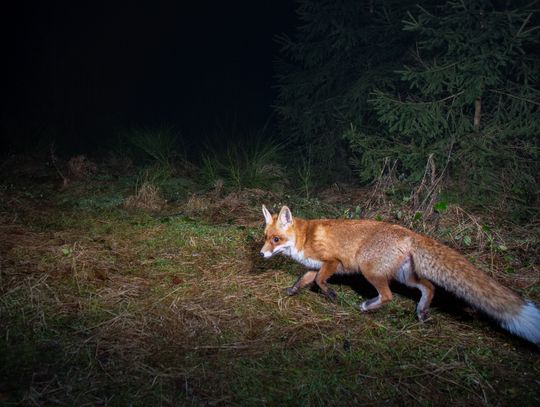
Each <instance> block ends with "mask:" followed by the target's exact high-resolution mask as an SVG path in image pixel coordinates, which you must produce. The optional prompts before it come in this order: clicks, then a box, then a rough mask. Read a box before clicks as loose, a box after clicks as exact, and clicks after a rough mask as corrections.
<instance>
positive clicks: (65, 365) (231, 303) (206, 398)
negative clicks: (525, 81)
mask: <svg viewBox="0 0 540 407" xmlns="http://www.w3.org/2000/svg"><path fill="white" fill-rule="evenodd" d="M21 165H22V164H21ZM16 168H17V165H16V164H14V166H11V167H10V170H9V173H8V174H7V175H5V174H4V177H3V179H2V180H1V182H0V184H1V185H0V187H1V188H0V404H3V405H54V404H62V405H78V406H82V405H113V406H114V405H122V406H123V405H156V406H157V405H231V404H232V405H325V406H326V405H334V404H336V405H337V404H344V405H359V404H361V405H383V404H384V405H412V404H415V405H416V404H419V405H460V406H461V405H539V404H540V357H539V356H540V355H539V353H538V350H537V349H536V348H534V347H533V346H531V345H529V344H527V343H525V342H523V341H521V340H519V339H517V338H515V337H512V336H511V335H509V334H507V333H506V332H504V331H502V330H500V329H498V328H497V327H496V326H494V325H493V324H492V323H490V322H489V321H488V320H486V319H485V318H483V317H482V316H480V315H479V314H477V313H476V312H474V311H472V310H470V309H469V308H467V307H465V306H462V304H459V303H457V301H456V300H455V299H454V298H453V297H451V296H448V295H444V293H440V292H439V294H438V298H439V301H438V303H437V302H436V303H435V305H437V304H438V305H439V306H435V307H434V308H433V309H432V311H431V318H430V319H429V320H428V322H426V323H424V324H421V323H419V322H418V321H417V319H416V317H415V313H414V306H415V303H414V301H415V300H416V299H417V298H418V296H417V294H416V293H414V292H409V291H404V290H403V289H402V287H399V286H396V287H395V289H396V290H397V292H398V293H400V294H397V295H396V296H395V297H394V301H393V302H392V303H391V304H390V305H388V306H386V307H385V308H383V309H381V310H380V311H378V312H374V313H368V314H360V313H359V312H358V311H357V309H356V308H355V306H356V304H357V303H358V302H359V301H360V300H361V298H362V297H369V296H370V295H373V292H372V291H371V290H370V288H369V287H368V286H367V285H366V284H365V283H362V281H361V279H360V278H358V279H354V280H352V281H351V280H349V281H346V280H337V279H334V280H333V286H334V288H335V289H336V291H337V292H338V301H337V303H335V304H334V303H330V302H328V301H327V300H325V299H324V298H323V297H322V296H320V295H318V294H317V293H315V292H309V291H306V292H303V293H302V294H300V295H298V296H295V297H287V296H286V295H285V294H284V288H285V287H287V286H289V285H291V283H292V282H294V280H295V278H296V276H297V275H298V274H299V273H300V272H301V271H302V268H301V267H300V266H298V265H295V264H293V263H292V262H290V261H288V260H286V259H283V258H279V259H278V258H276V259H271V260H270V261H262V260H260V259H259V257H258V250H259V249H260V246H261V241H262V215H261V214H260V204H261V203H266V204H268V205H270V204H273V203H274V204H276V205H277V204H278V201H279V200H280V199H281V200H282V201H281V202H283V203H288V204H291V205H292V206H293V209H296V210H297V212H298V213H300V214H306V215H318V214H321V215H326V216H330V217H335V216H340V215H341V214H343V213H345V212H346V209H347V208H349V207H351V202H354V203H355V204H358V203H361V202H362V199H365V194H360V196H361V197H359V196H352V195H349V196H345V195H344V196H343V199H342V200H338V201H339V202H336V199H333V200H330V199H327V200H325V199H324V194H323V195H321V199H320V200H311V201H305V200H299V199H297V198H286V197H283V196H281V197H275V196H272V195H271V194H269V193H266V192H263V191H254V190H253V191H244V192H239V193H232V194H228V195H227V194H222V195H221V196H219V197H218V196H216V195H215V194H214V195H212V193H209V194H206V195H190V194H188V193H185V194H184V195H182V194H180V195H178V197H177V199H176V202H173V203H169V204H167V205H165V206H164V207H163V208H162V209H161V210H160V211H157V212H145V211H133V210H127V209H126V208H125V207H124V206H122V202H123V201H124V199H125V198H126V197H127V196H128V195H130V194H132V193H133V189H132V184H130V182H129V180H127V181H126V179H124V178H122V177H112V176H108V175H106V174H101V175H99V176H97V175H93V176H92V177H91V178H90V180H88V179H87V180H85V181H73V182H71V183H70V184H69V185H68V186H67V187H64V188H62V187H61V183H60V182H59V181H58V179H57V178H55V176H54V171H52V170H50V169H49V170H47V169H44V168H41V167H39V168H38V169H37V170H36V169H35V168H34V169H33V170H25V171H22V170H21V172H19V173H17V172H16V171H15V169H16ZM4 172H5V171H4ZM343 194H345V193H344V192H343ZM328 195H329V196H333V197H334V198H335V196H336V193H329V194H328ZM362 196H363V197H364V198H362ZM295 199H296V201H295ZM285 200H287V201H286V202H285ZM353 207H354V206H353ZM396 213H397V212H395V211H394V209H388V208H383V207H381V208H379V212H377V213H376V212H369V211H368V212H366V213H365V214H364V215H365V216H368V217H375V218H377V217H382V218H384V219H386V218H390V217H391V216H393V215H392V214H394V215H395V214H396ZM397 217H398V218H402V215H401V214H400V215H399V216H397ZM393 221H394V222H395V221H396V219H393ZM416 221H418V219H416ZM413 223H414V222H413ZM417 223H418V222H417ZM411 225H412V224H411ZM482 225H484V222H483V219H482V217H480V216H476V217H475V216H472V215H468V214H466V213H465V212H464V211H463V210H462V209H460V208H453V209H452V210H448V211H447V212H446V215H445V216H443V217H442V219H439V221H438V222H437V224H436V225H435V226H433V225H432V227H427V226H426V225H420V224H417V225H416V226H417V229H420V230H422V231H426V232H428V233H430V234H432V235H434V236H436V237H437V238H439V239H440V240H444V241H445V242H446V243H448V244H451V245H453V246H457V247H458V248H459V249H460V250H461V251H465V253H466V254H467V255H470V256H471V258H474V259H475V261H476V262H477V263H478V264H479V266H480V267H481V268H483V269H484V270H486V271H488V272H490V273H491V274H492V275H493V276H494V277H495V278H497V279H498V280H500V281H501V282H503V283H505V284H507V285H509V286H511V287H513V288H515V289H516V290H518V291H520V292H521V293H522V294H523V295H525V296H527V297H529V298H531V299H533V300H536V301H537V302H538V301H539V300H540V287H539V284H538V263H537V260H538V259H537V255H538V253H537V250H538V249H537V247H538V241H539V239H538V230H537V228H533V227H532V226H531V228H523V229H519V228H517V227H515V228H513V229H512V230H511V233H510V234H508V235H504V236H510V237H508V238H506V237H502V236H503V232H502V229H501V228H502V226H501V228H495V227H492V228H486V227H485V226H484V227H482ZM499 225H502V223H501V222H499ZM413 226H414V225H413ZM455 303H457V305H458V306H453V305H454V304H455Z"/></svg>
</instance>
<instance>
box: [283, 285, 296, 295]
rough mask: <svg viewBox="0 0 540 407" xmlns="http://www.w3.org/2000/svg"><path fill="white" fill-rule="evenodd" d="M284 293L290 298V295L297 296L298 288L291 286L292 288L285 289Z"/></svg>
mask: <svg viewBox="0 0 540 407" xmlns="http://www.w3.org/2000/svg"><path fill="white" fill-rule="evenodd" d="M285 292H286V293H287V295H288V296H289V297H290V296H292V295H295V294H298V288H296V287H294V286H292V287H287V289H286V290H285Z"/></svg>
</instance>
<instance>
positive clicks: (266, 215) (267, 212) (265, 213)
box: [262, 205, 274, 225]
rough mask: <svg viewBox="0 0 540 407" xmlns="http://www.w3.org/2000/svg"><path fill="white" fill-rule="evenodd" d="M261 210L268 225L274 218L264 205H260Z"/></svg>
mask: <svg viewBox="0 0 540 407" xmlns="http://www.w3.org/2000/svg"><path fill="white" fill-rule="evenodd" d="M262 212H263V215H264V221H265V222H266V224H267V225H270V224H271V223H272V222H273V221H274V219H272V214H271V213H270V211H269V210H268V209H266V206H264V205H263V206H262Z"/></svg>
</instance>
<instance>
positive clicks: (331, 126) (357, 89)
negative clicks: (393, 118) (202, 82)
mask: <svg viewBox="0 0 540 407" xmlns="http://www.w3.org/2000/svg"><path fill="white" fill-rule="evenodd" d="M298 3H299V7H298V15H299V18H300V21H301V26H300V27H299V28H298V31H297V33H296V35H295V36H294V37H293V38H288V37H282V38H280V39H279V40H280V42H281V44H282V54H283V57H282V59H281V60H280V61H279V62H278V65H277V71H278V75H277V79H278V84H279V85H278V86H279V96H278V100H277V103H276V110H277V113H278V115H279V118H280V119H281V128H282V131H283V133H285V134H286V136H287V138H289V139H292V140H293V141H294V142H295V143H296V144H299V145H309V146H310V147H309V150H310V151H311V153H312V155H313V160H314V162H315V164H316V165H318V166H321V165H322V166H324V169H325V170H328V169H332V168H334V169H335V168H336V166H337V167H339V166H340V164H347V163H348V159H347V157H346V156H345V155H344V151H345V148H346V147H347V142H346V140H344V139H343V137H342V136H343V133H344V131H345V129H346V128H347V127H348V126H349V123H351V122H360V123H362V124H363V125H366V124H367V123H369V122H370V119H371V118H370V117H369V115H366V111H367V105H366V103H367V99H368V96H369V94H370V93H371V92H372V91H373V90H374V89H375V87H377V86H378V87H380V88H384V89H391V87H392V83H393V78H394V77H395V76H396V73H395V71H396V70H397V69H398V68H399V67H400V66H401V64H400V61H402V59H403V56H404V54H405V53H406V52H407V48H408V45H409V44H410V38H411V37H412V35H411V34H410V33H409V32H405V31H403V30H402V29H401V20H402V18H403V17H404V16H405V12H406V10H407V8H408V7H412V4H414V3H415V2H414V1H411V0H364V1H359V0H336V1H334V0H326V1H321V0H300V1H299V2H298ZM325 173H326V174H328V171H325Z"/></svg>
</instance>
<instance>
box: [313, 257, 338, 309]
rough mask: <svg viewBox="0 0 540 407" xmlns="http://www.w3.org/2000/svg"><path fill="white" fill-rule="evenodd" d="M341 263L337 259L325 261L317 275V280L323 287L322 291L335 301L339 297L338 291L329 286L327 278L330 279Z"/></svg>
mask: <svg viewBox="0 0 540 407" xmlns="http://www.w3.org/2000/svg"><path fill="white" fill-rule="evenodd" d="M339 264H340V263H338V262H337V261H329V262H324V263H323V265H322V267H321V269H320V270H319V272H318V273H317V275H316V276H315V282H316V283H317V285H318V286H319V288H320V289H321V291H322V293H323V294H324V295H326V296H327V297H328V298H329V299H330V300H332V301H335V300H336V298H337V294H336V292H335V291H334V290H333V289H331V288H330V287H328V284H326V280H328V279H329V278H330V277H331V276H332V274H334V273H335V272H336V270H337V269H338V266H339Z"/></svg>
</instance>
